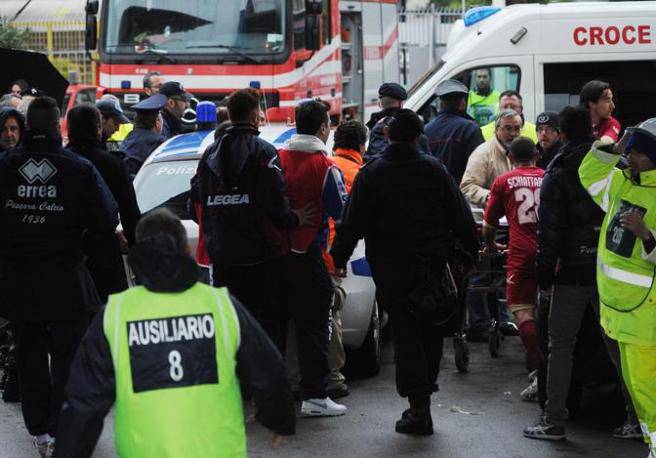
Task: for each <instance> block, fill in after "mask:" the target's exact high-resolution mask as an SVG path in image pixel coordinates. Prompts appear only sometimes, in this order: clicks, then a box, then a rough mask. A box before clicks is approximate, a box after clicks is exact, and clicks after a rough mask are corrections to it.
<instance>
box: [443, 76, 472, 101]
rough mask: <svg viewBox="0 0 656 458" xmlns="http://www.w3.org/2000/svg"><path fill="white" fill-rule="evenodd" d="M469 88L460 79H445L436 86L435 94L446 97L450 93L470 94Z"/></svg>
mask: <svg viewBox="0 0 656 458" xmlns="http://www.w3.org/2000/svg"><path fill="white" fill-rule="evenodd" d="M468 93H469V89H467V86H465V85H464V84H462V83H461V82H460V81H458V80H453V79H451V80H444V81H442V82H441V83H440V84H438V85H437V87H436V88H435V95H436V96H438V97H444V96H446V95H449V94H465V95H466V94H468Z"/></svg>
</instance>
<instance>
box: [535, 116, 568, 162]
mask: <svg viewBox="0 0 656 458" xmlns="http://www.w3.org/2000/svg"><path fill="white" fill-rule="evenodd" d="M559 122H560V120H559V118H558V113H556V112H555V111H545V112H543V113H540V114H539V115H538V117H537V118H536V120H535V130H536V132H537V134H538V143H537V148H538V152H539V153H540V159H539V160H538V167H540V168H541V169H544V170H547V166H548V165H549V163H550V162H551V161H552V160H553V158H554V157H556V154H558V151H559V150H560V147H561V146H562V143H561V141H560V125H559Z"/></svg>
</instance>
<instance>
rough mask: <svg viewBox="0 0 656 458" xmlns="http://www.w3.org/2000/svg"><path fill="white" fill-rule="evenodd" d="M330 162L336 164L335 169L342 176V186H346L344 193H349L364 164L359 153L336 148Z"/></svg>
mask: <svg viewBox="0 0 656 458" xmlns="http://www.w3.org/2000/svg"><path fill="white" fill-rule="evenodd" d="M332 160H333V162H334V163H335V164H337V168H339V170H340V171H341V172H342V175H344V184H345V185H346V192H348V193H349V194H350V193H351V186H353V182H354V181H355V176H356V175H357V174H358V171H359V170H360V167H362V164H363V163H364V160H363V159H362V154H361V153H360V151H355V150H351V149H344V148H337V149H336V150H335V155H334V156H333V157H332Z"/></svg>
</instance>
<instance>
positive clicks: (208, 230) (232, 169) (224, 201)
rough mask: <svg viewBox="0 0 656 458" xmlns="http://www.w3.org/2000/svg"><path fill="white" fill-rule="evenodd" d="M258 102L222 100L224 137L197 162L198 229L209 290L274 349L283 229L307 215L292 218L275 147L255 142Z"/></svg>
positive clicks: (252, 93)
mask: <svg viewBox="0 0 656 458" xmlns="http://www.w3.org/2000/svg"><path fill="white" fill-rule="evenodd" d="M259 109H260V96H259V93H258V92H257V91H256V90H254V89H242V90H239V91H236V92H234V93H233V94H231V95H230V98H229V101H228V111H229V112H230V119H231V120H232V124H233V125H232V127H230V128H229V129H228V130H227V132H226V134H225V135H224V136H223V137H222V138H221V139H220V140H219V141H217V142H216V143H214V144H213V145H212V146H211V147H210V149H209V150H208V151H206V152H205V154H204V155H203V157H204V160H203V161H201V162H200V163H199V169H198V172H197V173H198V175H197V176H198V178H197V183H198V195H199V200H200V202H201V203H202V211H201V213H202V227H203V235H204V238H205V243H206V246H207V250H208V253H209V256H210V260H211V262H212V265H213V277H214V278H213V281H214V283H213V284H214V285H215V286H227V287H228V289H229V290H230V292H231V293H232V294H234V295H235V296H236V297H237V299H239V300H240V301H241V302H242V303H243V304H244V305H245V306H246V307H247V308H248V309H249V311H250V312H251V313H252V314H253V315H254V316H255V317H256V318H257V319H258V321H259V322H260V323H261V324H262V326H263V327H264V329H265V330H266V331H267V333H268V334H269V336H270V337H271V338H272V339H273V340H274V342H275V343H276V344H277V345H279V348H282V335H281V332H282V329H281V318H280V311H281V309H282V297H283V296H282V293H283V292H282V291H280V283H281V280H280V278H279V277H278V275H279V274H280V272H281V266H280V263H281V257H282V256H284V255H286V254H287V253H288V252H289V246H290V245H289V236H288V234H287V233H286V231H285V229H287V228H292V227H296V226H299V225H303V224H304V223H305V222H306V221H308V220H309V219H310V218H311V217H312V216H313V212H308V211H307V209H303V210H300V211H294V210H292V209H291V208H290V206H289V200H288V199H287V196H286V195H285V190H286V187H285V180H284V177H283V174H282V170H281V169H280V166H279V162H278V153H277V151H276V149H275V147H274V146H273V145H271V144H269V143H267V142H266V141H264V140H262V139H261V138H259V137H258V135H259V132H258V130H257V128H258V126H259Z"/></svg>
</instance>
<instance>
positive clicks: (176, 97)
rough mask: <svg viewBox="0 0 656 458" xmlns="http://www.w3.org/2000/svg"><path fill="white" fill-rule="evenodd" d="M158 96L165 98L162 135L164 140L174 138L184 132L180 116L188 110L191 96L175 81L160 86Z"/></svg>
mask: <svg viewBox="0 0 656 458" xmlns="http://www.w3.org/2000/svg"><path fill="white" fill-rule="evenodd" d="M159 94H161V95H165V96H166V104H165V105H164V110H163V111H162V117H163V118H164V125H163V126H162V135H164V137H166V138H171V137H174V136H176V135H178V134H182V133H184V132H185V128H184V126H183V125H182V115H183V114H184V112H185V110H186V109H187V108H189V100H191V94H189V93H188V92H187V91H185V89H184V87H183V86H182V84H180V83H178V82H177V81H167V82H166V83H164V84H162V87H160V89H159Z"/></svg>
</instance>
